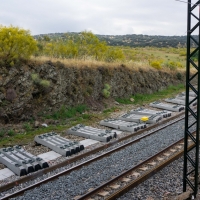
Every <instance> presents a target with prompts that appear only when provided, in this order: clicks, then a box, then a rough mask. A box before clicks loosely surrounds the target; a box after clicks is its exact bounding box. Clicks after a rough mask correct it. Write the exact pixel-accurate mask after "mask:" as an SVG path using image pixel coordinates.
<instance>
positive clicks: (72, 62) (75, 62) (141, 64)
mask: <svg viewBox="0 0 200 200" xmlns="http://www.w3.org/2000/svg"><path fill="white" fill-rule="evenodd" d="M31 60H32V61H36V62H39V63H43V62H47V61H51V62H53V63H56V62H61V63H62V64H64V66H65V67H77V68H83V67H90V68H98V67H108V68H117V67H121V66H122V65H123V66H125V67H127V68H129V69H134V70H136V71H137V70H139V69H143V70H150V69H151V70H155V69H154V68H152V67H151V66H150V65H149V62H148V61H125V62H112V63H108V62H103V61H96V60H92V59H87V60H80V59H59V58H50V57H45V56H41V57H32V58H31ZM166 70H167V69H166ZM166 70H164V71H166ZM167 71H168V70H167Z"/></svg>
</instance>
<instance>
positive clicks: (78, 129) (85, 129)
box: [67, 124, 117, 142]
mask: <svg viewBox="0 0 200 200" xmlns="http://www.w3.org/2000/svg"><path fill="white" fill-rule="evenodd" d="M67 132H68V133H69V134H72V135H77V136H80V137H85V138H90V139H93V140H97V141H100V142H109V141H110V140H111V139H112V138H116V137H117V134H116V133H115V132H112V131H110V130H102V129H98V128H93V127H90V126H84V125H82V124H78V125H76V126H74V127H72V128H70V129H68V131H67Z"/></svg>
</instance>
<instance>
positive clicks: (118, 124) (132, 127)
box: [100, 119, 146, 132]
mask: <svg viewBox="0 0 200 200" xmlns="http://www.w3.org/2000/svg"><path fill="white" fill-rule="evenodd" d="M100 124H101V125H103V126H108V127H111V128H115V129H119V130H122V131H129V132H135V131H138V130H139V129H141V128H145V127H146V124H144V123H136V122H127V121H122V120H119V119H105V120H102V121H100Z"/></svg>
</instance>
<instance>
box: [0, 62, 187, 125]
mask: <svg viewBox="0 0 200 200" xmlns="http://www.w3.org/2000/svg"><path fill="white" fill-rule="evenodd" d="M33 75H36V76H37V78H36V79H34V78H33ZM46 80H47V81H48V82H49V85H48V84H46V85H45V83H44V82H43V83H42V81H46ZM183 82H184V74H183V72H175V71H170V72H166V71H158V70H155V69H153V68H152V69H146V70H145V69H135V70H134V69H130V67H129V68H128V67H126V66H125V65H118V66H116V67H105V66H94V67H91V66H90V67H88V66H81V67H77V66H65V65H64V64H62V63H60V62H56V63H52V62H51V61H48V62H36V61H28V62H24V63H23V64H21V65H20V66H14V67H12V68H6V67H3V66H1V70H0V124H2V125H3V124H9V123H13V122H14V123H19V122H22V121H26V120H33V119H34V120H37V119H38V117H39V116H40V115H44V114H45V113H50V112H52V111H54V110H56V109H58V108H60V107H61V106H62V105H65V106H75V105H78V104H87V105H88V106H89V107H90V108H92V109H93V110H101V109H103V107H104V103H103V99H104V98H103V96H102V91H103V89H104V85H105V84H109V85H110V86H111V90H110V97H111V98H117V97H119V98H125V97H130V96H131V95H133V94H136V93H152V92H155V91H158V90H161V89H163V88H165V87H167V86H168V85H175V84H178V83H183Z"/></svg>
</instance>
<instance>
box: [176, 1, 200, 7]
mask: <svg viewBox="0 0 200 200" xmlns="http://www.w3.org/2000/svg"><path fill="white" fill-rule="evenodd" d="M175 1H179V2H182V3H187V4H191V5H195V6H197V5H199V4H196V3H195V4H194V3H189V2H186V1H181V0H175Z"/></svg>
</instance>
